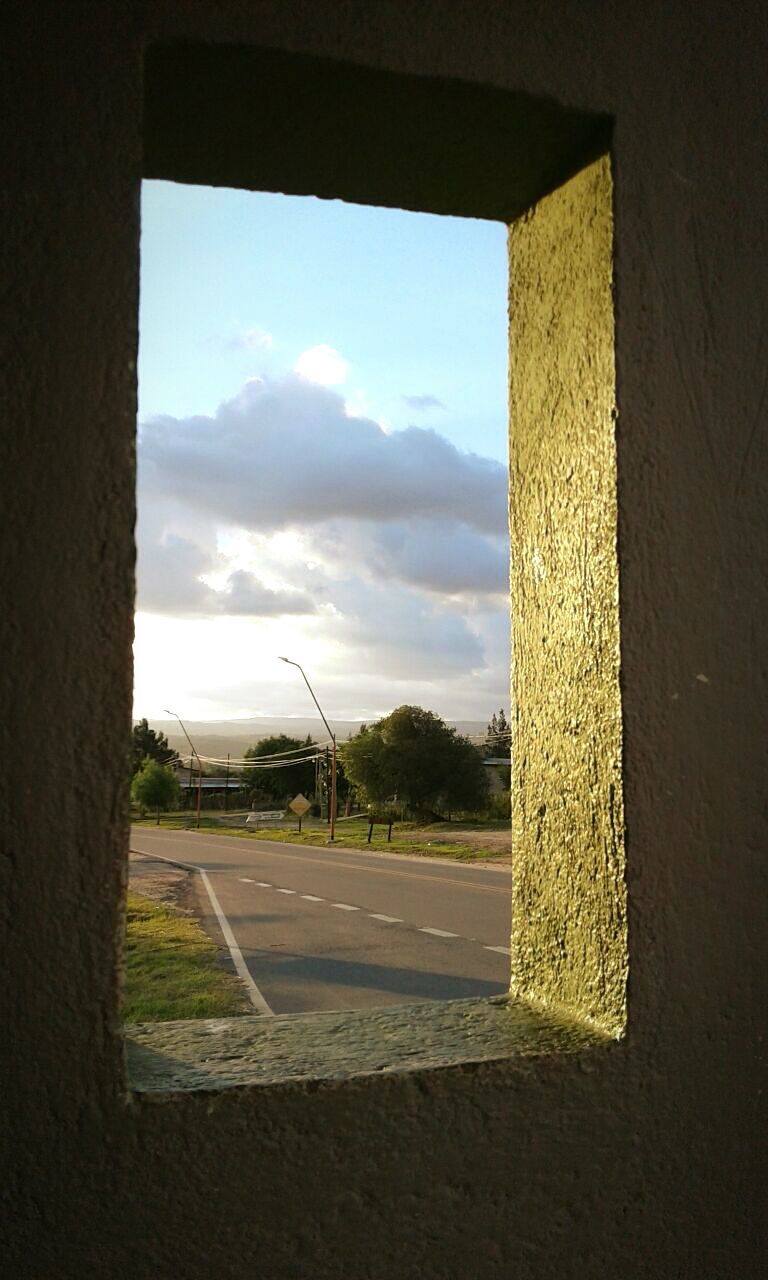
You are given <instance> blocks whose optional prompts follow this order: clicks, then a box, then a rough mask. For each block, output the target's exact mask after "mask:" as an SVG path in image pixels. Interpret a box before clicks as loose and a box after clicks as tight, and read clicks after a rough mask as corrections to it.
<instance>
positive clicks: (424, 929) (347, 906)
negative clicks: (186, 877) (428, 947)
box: [238, 876, 511, 956]
mask: <svg viewBox="0 0 768 1280" xmlns="http://www.w3.org/2000/svg"><path fill="white" fill-rule="evenodd" d="M238 880H240V881H241V883H242V884H253V885H256V888H257V889H274V890H275V893H286V894H291V895H292V896H296V897H300V898H303V899H304V901H305V902H326V901H327V899H326V898H321V897H319V896H318V895H317V894H316V893H301V894H300V893H299V892H298V890H297V889H280V888H278V887H277V885H272V884H269V883H268V882H267V881H266V880H252V879H251V878H250V876H238ZM328 906H329V907H335V908H336V910H337V911H360V910H361V908H360V907H355V906H353V905H352V903H351V902H329V903H328ZM365 914H366V915H367V916H368V918H369V919H370V920H380V921H381V923H382V924H405V921H404V920H403V919H402V917H401V916H387V915H384V914H383V912H381V911H367V912H366V913H365ZM406 927H409V926H406ZM413 927H415V928H417V929H418V931H419V933H429V934H431V935H432V937H433V938H458V939H459V940H460V941H461V942H476V941H477V939H476V938H465V937H463V935H462V934H460V933H451V932H449V930H448V929H434V928H432V926H431V925H426V924H425V925H417V926H413ZM481 945H482V947H483V950H484V951H497V952H498V953H499V955H503V956H508V955H510V954H511V952H510V948H509V947H491V946H488V945H487V944H486V943H482V944H481Z"/></svg>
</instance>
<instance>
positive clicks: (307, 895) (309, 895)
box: [301, 893, 325, 902]
mask: <svg viewBox="0 0 768 1280" xmlns="http://www.w3.org/2000/svg"><path fill="white" fill-rule="evenodd" d="M301 896H302V898H305V899H306V901H307V902H325V898H318V897H317V896H316V894H314V893H302V895H301Z"/></svg>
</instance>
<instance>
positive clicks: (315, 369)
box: [293, 342, 351, 387]
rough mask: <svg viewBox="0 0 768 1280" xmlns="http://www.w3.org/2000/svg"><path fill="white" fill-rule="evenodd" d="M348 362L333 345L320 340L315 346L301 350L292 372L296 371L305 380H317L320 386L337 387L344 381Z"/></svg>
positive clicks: (347, 373)
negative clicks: (330, 345)
mask: <svg viewBox="0 0 768 1280" xmlns="http://www.w3.org/2000/svg"><path fill="white" fill-rule="evenodd" d="M350 367H351V366H350V364H349V361H348V360H345V359H344V357H343V356H341V355H339V352H338V351H336V350H335V348H334V347H329V346H328V345H327V343H325V342H321V343H320V344H319V345H318V346H316V347H309V349H308V350H307V351H302V353H301V355H300V356H299V358H298V360H297V361H296V363H295V365H294V366H293V369H294V373H298V374H299V376H300V377H301V378H305V379H306V380H307V382H317V383H319V385H320V386H321V387H338V386H341V384H342V383H343V382H346V380H347V377H348V376H349V370H350Z"/></svg>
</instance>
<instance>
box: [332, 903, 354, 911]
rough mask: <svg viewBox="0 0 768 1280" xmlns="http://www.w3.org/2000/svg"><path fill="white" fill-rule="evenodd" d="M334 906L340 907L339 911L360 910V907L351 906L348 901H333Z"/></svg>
mask: <svg viewBox="0 0 768 1280" xmlns="http://www.w3.org/2000/svg"><path fill="white" fill-rule="evenodd" d="M331 906H332V907H338V909H339V911H359V910H360V908H359V907H350V905H349V903H348V902H332V903H331Z"/></svg>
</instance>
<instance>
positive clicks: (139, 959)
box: [122, 893, 253, 1022]
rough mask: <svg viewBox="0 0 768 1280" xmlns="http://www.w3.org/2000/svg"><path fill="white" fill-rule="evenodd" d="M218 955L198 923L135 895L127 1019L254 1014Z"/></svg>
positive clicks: (128, 944)
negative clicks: (221, 964)
mask: <svg viewBox="0 0 768 1280" xmlns="http://www.w3.org/2000/svg"><path fill="white" fill-rule="evenodd" d="M218 955H219V952H218V948H217V947H216V944H215V943H214V942H212V941H211V939H210V938H209V937H208V936H207V934H206V933H204V932H203V929H202V928H201V926H200V925H199V924H198V923H197V921H195V920H192V919H189V918H188V917H186V916H182V915H179V914H178V913H177V912H175V911H173V910H170V909H169V908H168V907H164V906H161V905H160V904H159V903H157V902H152V901H150V899H149V898H144V897H141V896H140V895H139V894H136V893H129V894H128V902H127V914H126V938H125V979H124V986H123V1010H122V1014H123V1021H124V1022H169V1021H172V1020H173V1019H175V1018H231V1017H235V1016H237V1015H239V1014H250V1013H253V1009H252V1007H251V1004H250V1001H249V1000H248V998H247V996H246V994H245V991H244V989H243V987H242V985H241V983H240V980H239V979H238V978H236V977H234V976H232V975H231V974H228V973H225V971H224V970H223V969H222V968H221V966H220V964H219V963H218Z"/></svg>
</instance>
